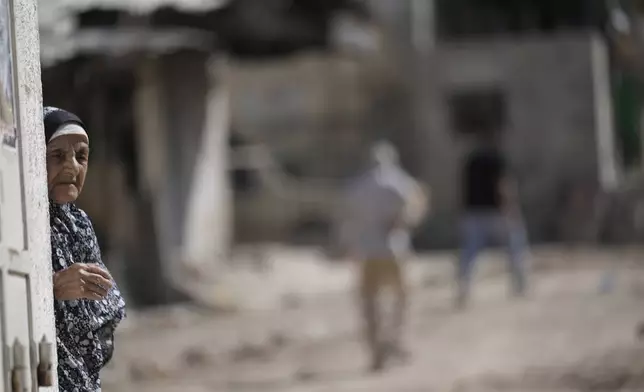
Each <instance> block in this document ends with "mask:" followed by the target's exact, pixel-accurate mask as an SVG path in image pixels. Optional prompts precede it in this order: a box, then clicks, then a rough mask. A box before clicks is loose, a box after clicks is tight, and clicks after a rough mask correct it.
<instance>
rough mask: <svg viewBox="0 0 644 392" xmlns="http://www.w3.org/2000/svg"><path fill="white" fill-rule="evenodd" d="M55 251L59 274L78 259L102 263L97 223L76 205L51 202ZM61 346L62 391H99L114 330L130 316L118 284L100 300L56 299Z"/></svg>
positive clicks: (110, 351)
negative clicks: (96, 229) (127, 315)
mask: <svg viewBox="0 0 644 392" xmlns="http://www.w3.org/2000/svg"><path fill="white" fill-rule="evenodd" d="M49 214H50V224H51V250H52V264H53V269H54V272H57V271H61V270H63V269H65V268H67V267H69V266H71V265H72V264H74V263H85V264H91V263H93V264H98V265H100V266H101V267H103V268H105V266H104V265H103V262H102V261H101V252H100V249H99V246H98V242H97V240H96V235H95V233H94V229H93V227H92V223H91V221H90V219H89V217H88V216H87V214H85V212H84V211H82V210H81V209H79V208H78V207H76V206H75V205H73V204H63V205H60V204H56V203H54V202H50V207H49ZM54 310H55V316H56V343H57V349H58V385H59V390H60V391H61V392H99V391H100V390H101V381H100V376H99V373H100V370H101V369H102V368H103V367H104V366H105V365H106V364H107V362H108V361H109V360H110V358H111V357H112V352H113V349H114V330H115V329H116V327H117V325H118V324H119V322H120V321H121V320H122V319H123V318H124V317H125V302H124V301H123V298H122V296H121V293H120V292H119V290H118V288H116V287H114V288H113V289H112V290H110V292H109V294H108V295H107V297H106V298H105V299H103V300H101V301H92V300H74V301H58V300H56V301H55V303H54Z"/></svg>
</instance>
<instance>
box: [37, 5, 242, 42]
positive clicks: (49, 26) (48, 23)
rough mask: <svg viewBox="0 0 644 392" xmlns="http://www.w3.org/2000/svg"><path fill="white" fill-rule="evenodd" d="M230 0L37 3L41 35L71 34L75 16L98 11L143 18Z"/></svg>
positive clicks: (200, 9)
mask: <svg viewBox="0 0 644 392" xmlns="http://www.w3.org/2000/svg"><path fill="white" fill-rule="evenodd" d="M232 1H233V0H39V1H38V16H39V25H40V31H41V36H46V35H49V34H70V33H71V32H73V31H74V30H75V29H76V15H77V14H78V13H81V12H84V11H88V10H92V9H99V10H101V9H102V10H116V11H123V12H127V13H130V14H138V15H145V14H148V13H152V12H154V11H155V10H157V9H159V8H163V7H172V8H175V9H177V10H180V11H186V12H207V11H213V10H217V9H220V8H223V7H225V6H226V5H228V4H229V3H231V2H232Z"/></svg>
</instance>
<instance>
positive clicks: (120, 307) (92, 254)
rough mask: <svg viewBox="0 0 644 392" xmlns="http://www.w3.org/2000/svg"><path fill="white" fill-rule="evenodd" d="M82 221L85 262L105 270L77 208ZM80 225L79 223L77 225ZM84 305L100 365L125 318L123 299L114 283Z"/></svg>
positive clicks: (88, 226)
mask: <svg viewBox="0 0 644 392" xmlns="http://www.w3.org/2000/svg"><path fill="white" fill-rule="evenodd" d="M78 211H79V214H80V216H81V217H82V218H83V221H84V226H85V227H84V228H83V230H82V232H83V234H84V237H85V238H84V240H83V242H84V243H85V244H87V245H88V250H87V252H88V253H87V258H86V260H85V262H86V263H95V264H98V265H99V266H100V267H101V268H104V269H106V270H107V267H106V266H105V264H104V263H103V260H102V257H101V251H100V248H99V245H98V240H97V238H96V234H95V232H94V229H93V226H92V223H91V221H90V219H89V217H88V216H87V214H86V213H85V212H84V211H82V210H80V209H79V210H78ZM79 226H80V225H79ZM83 302H84V305H85V306H86V308H87V309H88V311H89V313H90V314H89V317H90V318H91V319H92V320H93V321H95V322H97V323H96V324H95V328H94V329H93V333H94V335H95V338H96V339H98V341H99V343H100V344H99V346H100V350H101V354H102V355H100V356H101V357H102V361H101V362H102V363H101V365H102V366H104V365H105V364H107V362H108V361H109V360H110V359H111V357H112V354H113V351H114V332H115V330H116V328H117V327H118V325H119V323H120V322H121V321H122V320H123V318H125V301H124V299H123V297H122V295H121V292H120V290H119V288H118V286H117V285H116V283H115V284H114V287H112V289H111V290H110V291H109V293H108V294H107V296H106V297H105V298H104V299H103V300H101V301H90V300H84V301H83Z"/></svg>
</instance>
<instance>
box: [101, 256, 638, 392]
mask: <svg viewBox="0 0 644 392" xmlns="http://www.w3.org/2000/svg"><path fill="white" fill-rule="evenodd" d="M642 255H644V252H641V251H639V250H570V249H568V250H563V249H542V250H540V251H538V252H535V257H534V260H535V262H534V265H533V270H534V273H533V275H532V287H531V294H530V296H529V297H528V298H525V299H512V298H510V297H509V296H508V295H507V292H508V290H507V286H508V285H507V281H508V277H507V276H506V274H504V273H503V272H504V269H505V265H504V260H503V258H502V257H501V256H499V255H495V254H491V255H489V256H488V257H486V258H485V260H481V262H482V263H481V265H480V271H479V272H480V273H479V274H478V281H477V282H476V285H475V287H474V295H475V300H474V301H473V303H472V305H471V306H470V308H469V309H468V310H466V311H462V312H459V311H456V310H453V308H452V302H453V301H452V287H451V282H452V279H451V277H452V271H451V269H452V268H451V261H452V259H453V257H452V256H450V255H432V256H423V257H420V258H419V259H418V260H416V261H414V262H412V263H410V265H409V266H408V273H409V274H410V275H411V276H410V281H411V282H412V286H413V295H412V298H411V305H412V306H411V309H410V324H411V325H410V328H409V333H408V336H406V342H407V345H408V347H409V348H410V349H411V351H412V352H413V359H412V360H411V361H410V362H409V363H406V364H399V365H397V366H394V367H392V368H391V369H389V370H388V371H386V372H384V373H382V374H378V375H373V374H369V373H368V372H366V371H365V369H366V364H367V358H366V355H365V353H364V350H363V346H362V342H361V340H360V336H359V330H360V329H359V319H358V318H357V313H356V312H355V305H356V303H355V298H354V296H353V294H352V292H351V290H348V288H349V287H348V282H350V276H351V267H350V266H346V265H345V266H338V265H334V266H329V267H328V268H329V269H330V272H328V273H325V272H324V267H320V266H319V265H318V266H317V267H316V268H308V269H306V268H303V267H301V266H299V267H297V268H299V269H297V268H296V269H292V268H290V267H288V265H289V264H288V263H286V264H285V265H281V264H280V262H279V260H280V259H281V258H280V257H279V254H277V255H274V257H273V259H274V260H275V265H273V267H272V269H271V271H272V272H271V274H275V275H279V276H281V278H280V279H273V280H271V278H270V277H267V278H268V279H264V280H261V279H259V278H258V280H257V283H255V284H254V285H253V286H252V287H248V290H247V291H248V295H251V296H257V295H265V296H271V295H272V296H274V298H272V299H271V300H263V301H261V303H262V304H264V307H263V308H262V307H259V306H254V307H248V308H247V309H242V310H239V311H237V312H234V313H221V312H216V311H212V310H210V309H207V308H205V307H197V306H188V305H186V306H175V307H171V308H165V309H158V310H156V311H148V312H145V313H142V314H133V316H132V317H131V319H130V321H129V324H127V325H126V326H124V328H123V329H122V330H121V331H120V332H119V335H118V337H117V347H116V350H117V351H116V354H115V357H114V359H113V361H112V363H111V364H110V366H109V368H108V369H106V370H105V371H104V374H103V382H104V391H107V392H110V391H119V392H129V391H137V392H142V391H155V392H166V391H167V392H171V391H172V392H173V391H181V392H192V391H195V392H197V391H213V392H220V391H221V392H223V391H230V392H235V391H248V392H251V391H257V392H261V391H284V392H344V391H347V392H348V391H375V392H378V391H381V392H393V391H396V392H407V391H408V392H412V391H418V392H421V391H454V392H488V391H490V392H491V391H504V392H505V391H507V392H512V391H516V392H528V391H530V392H537V391H557V392H564V391H605V392H608V391H641V390H644V344H640V343H639V342H638V340H637V339H636V336H635V335H636V334H635V331H636V326H637V325H638V323H639V322H640V321H642V320H644V309H643V307H642V304H643V302H644V263H642V262H640V259H641V256H642ZM283 259H284V260H288V259H289V258H288V257H286V256H285V257H284V258H283ZM298 262H299V263H303V264H306V263H307V262H309V261H307V260H306V259H300V260H299V261H298ZM292 265H294V264H292ZM305 271H309V272H310V274H312V276H305V275H306V274H307V272H305ZM285 276H286V277H287V278H284V277H285ZM244 279H245V280H244V281H243V282H244V284H247V282H248V278H247V277H246V278H244ZM338 279H345V285H344V290H342V289H341V288H342V287H341V286H338V284H337V283H338V282H337V280H338ZM324 280H328V281H329V282H328V288H329V289H328V290H326V291H325V289H324V287H327V286H325V284H326V283H325V282H324ZM260 281H263V282H265V283H264V285H265V286H264V287H262V285H261V284H260V283H259V282H260ZM293 281H297V282H300V284H301V285H302V286H305V287H303V288H302V289H301V290H299V291H298V289H297V285H296V284H294V283H293ZM312 281H316V282H317V286H316V287H317V289H316V290H314V292H312V291H311V290H310V286H311V283H310V282H312ZM240 282H241V281H240ZM267 282H268V283H267ZM271 282H272V283H271ZM275 282H288V284H289V286H288V289H284V290H280V289H278V288H275V287H268V285H275V284H277V283H275ZM307 287H308V288H309V289H308V290H307V289H306V288H307ZM289 293H291V294H292V295H291V296H289V295H288V294H289Z"/></svg>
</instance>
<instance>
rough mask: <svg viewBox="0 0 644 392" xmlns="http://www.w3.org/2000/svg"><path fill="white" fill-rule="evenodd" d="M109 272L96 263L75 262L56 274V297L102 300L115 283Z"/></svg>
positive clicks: (66, 299)
mask: <svg viewBox="0 0 644 392" xmlns="http://www.w3.org/2000/svg"><path fill="white" fill-rule="evenodd" d="M112 282H113V279H112V276H111V275H110V273H109V272H107V271H106V270H104V269H103V268H101V267H99V266H98V265H96V264H80V263H79V264H74V265H72V266H71V267H69V268H66V269H64V270H62V271H59V272H56V273H55V274H54V298H56V299H57V300H60V301H70V300H75V299H91V300H101V299H103V298H105V296H106V295H107V293H108V291H109V290H110V289H111V288H112V286H113V285H114V284H113V283H112Z"/></svg>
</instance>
